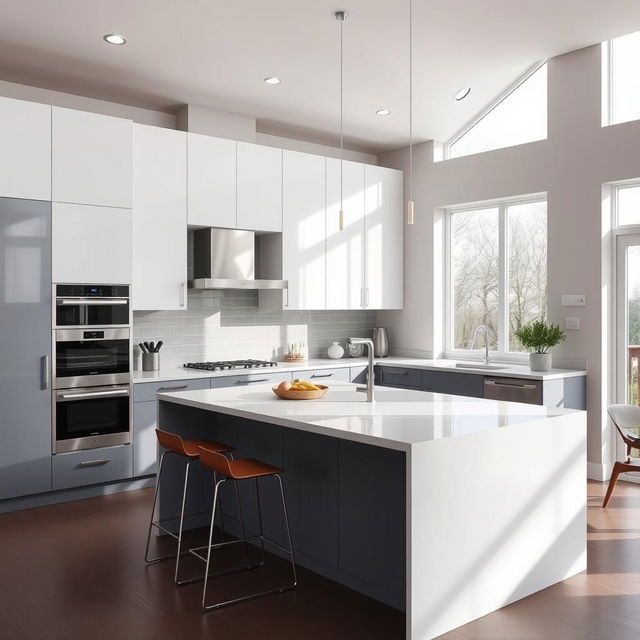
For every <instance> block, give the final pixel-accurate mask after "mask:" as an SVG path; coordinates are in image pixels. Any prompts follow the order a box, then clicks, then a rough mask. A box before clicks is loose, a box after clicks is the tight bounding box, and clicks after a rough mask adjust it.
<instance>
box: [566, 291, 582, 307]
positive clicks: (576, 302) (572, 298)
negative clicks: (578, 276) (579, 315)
mask: <svg viewBox="0 0 640 640" xmlns="http://www.w3.org/2000/svg"><path fill="white" fill-rule="evenodd" d="M586 305H587V295H586V294H585V293H571V294H569V293H565V294H564V295H563V296H562V306H563V307H585V306H586Z"/></svg>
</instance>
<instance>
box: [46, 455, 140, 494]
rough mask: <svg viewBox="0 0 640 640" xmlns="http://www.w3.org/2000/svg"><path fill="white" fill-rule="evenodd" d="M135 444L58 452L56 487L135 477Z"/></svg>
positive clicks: (78, 485)
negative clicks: (133, 459)
mask: <svg viewBox="0 0 640 640" xmlns="http://www.w3.org/2000/svg"><path fill="white" fill-rule="evenodd" d="M131 451H132V447H131V445H128V444H126V445H121V446H117V447H103V448H100V449H87V450H84V451H72V452H71V453H58V454H57V455H55V456H53V474H52V477H53V489H54V491H57V490H59V489H71V488H73V487H84V486H86V485H90V484H99V483H102V482H114V481H116V480H124V479H127V478H130V477H131V471H132V459H131Z"/></svg>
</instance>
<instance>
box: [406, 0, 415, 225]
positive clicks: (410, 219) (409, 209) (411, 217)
mask: <svg viewBox="0 0 640 640" xmlns="http://www.w3.org/2000/svg"><path fill="white" fill-rule="evenodd" d="M413 223H414V215H413V1H412V0H409V199H408V200H407V224H413Z"/></svg>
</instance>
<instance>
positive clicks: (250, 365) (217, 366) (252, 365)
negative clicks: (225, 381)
mask: <svg viewBox="0 0 640 640" xmlns="http://www.w3.org/2000/svg"><path fill="white" fill-rule="evenodd" d="M183 366H184V368H185V369H200V370H204V371H225V370H227V369H263V368H266V367H277V366H278V363H277V362H270V361H269V360H219V361H217V362H188V363H187V364H185V365H183Z"/></svg>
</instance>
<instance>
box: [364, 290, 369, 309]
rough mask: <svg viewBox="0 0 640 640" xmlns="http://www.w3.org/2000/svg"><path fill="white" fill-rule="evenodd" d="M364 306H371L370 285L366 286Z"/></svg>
mask: <svg viewBox="0 0 640 640" xmlns="http://www.w3.org/2000/svg"><path fill="white" fill-rule="evenodd" d="M364 306H365V307H368V306H369V287H365V288H364Z"/></svg>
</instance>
